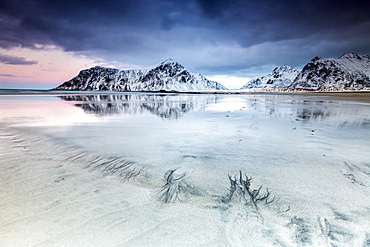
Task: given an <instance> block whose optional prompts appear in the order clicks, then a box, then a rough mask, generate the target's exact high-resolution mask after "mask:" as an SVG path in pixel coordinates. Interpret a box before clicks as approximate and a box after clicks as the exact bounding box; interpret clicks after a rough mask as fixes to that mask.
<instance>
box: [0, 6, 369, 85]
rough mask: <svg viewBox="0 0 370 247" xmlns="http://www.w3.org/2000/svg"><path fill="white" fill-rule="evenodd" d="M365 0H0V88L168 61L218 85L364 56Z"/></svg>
mask: <svg viewBox="0 0 370 247" xmlns="http://www.w3.org/2000/svg"><path fill="white" fill-rule="evenodd" d="M369 9H370V1H368V0H362V1H359V0H322V1H319V0H311V1H304V0H281V1H272V0H249V1H247V0H186V1H184V0H135V1H132V0H131V1H127V0H68V1H57V0H0V88H29V89H31V88H35V89H49V88H53V87H55V86H57V85H59V84H61V83H63V82H64V81H67V80H69V79H71V78H72V77H74V76H76V75H77V74H78V72H79V71H80V70H82V69H86V68H89V67H93V66H96V65H99V66H105V67H114V68H119V69H142V68H148V67H150V66H152V65H155V64H157V63H159V62H160V61H162V60H165V59H168V58H171V59H173V60H175V61H177V62H179V63H181V64H182V65H184V66H185V67H186V68H187V69H189V70H190V71H192V72H196V73H201V74H202V75H204V76H206V77H207V78H208V79H212V80H215V81H218V82H220V83H222V84H223V85H225V86H226V87H228V88H230V89H233V88H240V87H241V86H243V85H244V84H246V83H247V82H248V81H249V80H250V79H251V78H255V77H259V76H263V75H266V74H268V73H270V72H271V71H272V70H273V69H274V68H275V67H277V66H281V65H290V66H293V67H294V68H296V69H302V67H303V66H304V65H305V64H306V63H308V62H309V61H310V60H311V59H312V58H314V57H315V56H320V57H326V58H338V57H340V56H341V55H342V54H343V53H345V52H347V51H352V52H356V53H358V54H362V55H368V54H370V12H369Z"/></svg>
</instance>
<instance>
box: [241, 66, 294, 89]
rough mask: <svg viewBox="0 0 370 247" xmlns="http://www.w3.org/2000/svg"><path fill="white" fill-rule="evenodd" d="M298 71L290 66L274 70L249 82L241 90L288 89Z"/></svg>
mask: <svg viewBox="0 0 370 247" xmlns="http://www.w3.org/2000/svg"><path fill="white" fill-rule="evenodd" d="M298 73H299V71H298V70H296V69H294V68H293V67H291V66H287V65H284V66H281V67H277V68H275V69H274V70H273V71H272V73H270V74H268V75H266V76H262V77H258V78H256V79H253V80H251V81H249V82H248V83H247V84H245V85H244V86H243V87H242V88H241V89H249V88H286V87H289V86H290V85H291V84H292V82H293V80H294V79H295V78H296V76H297V75H298Z"/></svg>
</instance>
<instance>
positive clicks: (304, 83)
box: [290, 52, 370, 88]
mask: <svg viewBox="0 0 370 247" xmlns="http://www.w3.org/2000/svg"><path fill="white" fill-rule="evenodd" d="M290 87H291V88H318V87H335V88H361V87H370V56H369V55H358V54H356V53H353V52H347V53H345V54H343V55H342V56H341V57H340V58H338V59H327V58H320V57H315V58H314V59H312V60H311V61H310V62H309V63H308V64H306V66H304V68H303V69H302V71H301V72H300V73H299V74H298V76H297V77H296V78H295V79H294V82H293V83H292V85H290Z"/></svg>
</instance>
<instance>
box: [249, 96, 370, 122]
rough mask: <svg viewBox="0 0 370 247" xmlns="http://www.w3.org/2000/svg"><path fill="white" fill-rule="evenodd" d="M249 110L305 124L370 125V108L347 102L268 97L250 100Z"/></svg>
mask: <svg viewBox="0 0 370 247" xmlns="http://www.w3.org/2000/svg"><path fill="white" fill-rule="evenodd" d="M248 102H249V103H248V106H249V108H252V109H254V110H255V111H258V112H260V113H261V114H263V115H266V116H272V117H291V118H292V119H295V120H296V121H302V122H303V123H310V122H327V123H330V124H331V125H333V126H337V127H340V126H351V125H364V126H365V125H370V108H369V107H368V106H365V105H361V104H358V105H357V104H356V105H354V104H353V103H350V102H346V101H331V100H329V101H322V100H306V99H303V98H298V97H297V98H281V99H280V98H279V96H267V97H264V98H253V99H252V98H251V99H249V100H248Z"/></svg>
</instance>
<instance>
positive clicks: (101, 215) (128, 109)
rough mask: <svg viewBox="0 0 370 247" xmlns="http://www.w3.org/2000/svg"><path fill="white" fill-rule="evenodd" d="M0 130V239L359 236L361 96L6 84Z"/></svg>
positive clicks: (363, 187)
mask: <svg viewBox="0 0 370 247" xmlns="http://www.w3.org/2000/svg"><path fill="white" fill-rule="evenodd" d="M0 131H1V132H0V133H1V139H0V140H1V146H0V147H1V148H0V155H1V157H2V158H1V160H0V172H1V173H0V185H1V186H0V188H1V189H0V195H1V197H0V198H1V201H0V245H1V246H77V245H78V246H174V245H176V244H177V245H179V246H370V230H369V229H370V197H369V195H370V104H369V103H366V102H360V101H359V102H357V101H348V100H347V101H342V100H340V98H336V97H330V98H328V97H323V96H303V95H261V94H251V95H211V94H209V95H187V94H179V95H176V94H144V93H131V94H124V93H110V94H89V93H81V94H60V95H53V94H50V93H49V94H48V93H45V94H40V93H39V94H30V93H28V94H22V95H17V94H15V95H14V94H13V95H2V96H0ZM240 172H242V174H243V177H242V178H243V180H241V181H240V177H239V174H240ZM245 175H247V176H248V177H249V178H250V177H251V178H253V180H251V185H250V187H249V189H250V191H251V192H252V193H253V190H255V192H254V193H256V192H257V190H258V188H259V187H260V186H262V188H261V190H260V193H259V194H258V195H257V194H255V195H256V197H255V199H257V201H256V204H257V206H254V205H253V203H252V202H251V201H250V197H248V193H247V190H246V188H245V187H243V186H242V181H246V178H245V177H244V176H245ZM233 181H234V186H236V187H234V189H233ZM239 187H240V188H241V189H239ZM235 188H236V189H235ZM267 188H268V191H267V190H266V189H267ZM265 195H266V196H268V199H267V201H266V200H262V199H264V198H263V197H264V196H265ZM258 199H261V200H258ZM266 202H267V203H266ZM148 243H150V244H148Z"/></svg>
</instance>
